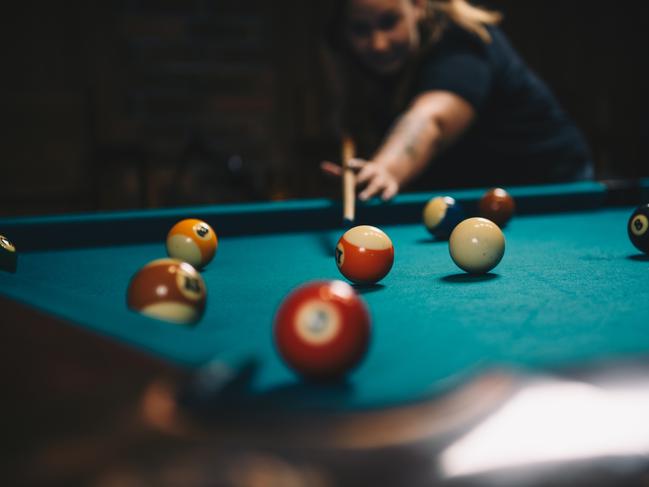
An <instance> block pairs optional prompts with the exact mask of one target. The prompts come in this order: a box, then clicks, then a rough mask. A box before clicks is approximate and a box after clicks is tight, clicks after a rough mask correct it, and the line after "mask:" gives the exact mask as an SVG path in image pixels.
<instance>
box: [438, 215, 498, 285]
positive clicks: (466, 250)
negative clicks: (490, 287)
mask: <svg viewBox="0 0 649 487" xmlns="http://www.w3.org/2000/svg"><path fill="white" fill-rule="evenodd" d="M448 248H449V252H450V254H451V258H452V259H453V262H455V264H456V265H457V266H458V267H459V268H460V269H462V270H463V271H465V272H468V273H469V274H484V273H486V272H489V271H490V270H491V269H493V268H494V267H496V266H497V265H498V263H499V262H500V261H501V259H502V258H503V255H504V253H505V236H504V235H503V232H502V230H500V228H499V227H498V225H496V224H495V223H494V222H492V221H490V220H487V219H486V218H481V217H474V218H468V219H466V220H464V221H463V222H461V223H460V224H458V226H456V227H455V230H453V233H451V237H450V238H449V241H448Z"/></svg>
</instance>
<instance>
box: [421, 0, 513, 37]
mask: <svg viewBox="0 0 649 487" xmlns="http://www.w3.org/2000/svg"><path fill="white" fill-rule="evenodd" d="M426 7H427V15H426V19H425V20H424V23H425V25H426V26H427V28H428V29H429V30H430V33H431V39H432V40H433V41H435V40H437V39H438V38H439V37H440V36H441V34H442V32H443V30H444V28H445V27H446V23H447V21H448V20H450V21H452V22H453V23H455V24H457V25H459V26H460V27H462V28H463V29H464V30H466V31H468V32H471V33H473V34H475V35H477V36H478V37H479V38H480V39H482V41H483V42H485V43H489V42H491V35H490V34H489V31H488V30H487V27H486V26H487V25H495V24H497V23H499V22H500V21H501V20H502V15H501V14H500V13H499V12H495V11H491V10H487V9H484V8H482V7H475V6H473V5H471V4H470V3H469V2H467V1H466V0H428V1H427V2H426Z"/></svg>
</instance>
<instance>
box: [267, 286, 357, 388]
mask: <svg viewBox="0 0 649 487" xmlns="http://www.w3.org/2000/svg"><path fill="white" fill-rule="evenodd" d="M273 333H274V339H275V346H276V347H277V351H278V352H279V354H280V356H281V357H282V358H283V359H284V361H285V362H286V364H287V365H288V366H289V367H291V368H292V369H293V370H294V371H296V372H297V373H298V374H300V375H301V376H303V377H305V378H309V379H315V380H331V379H337V378H339V377H341V376H343V375H345V374H346V373H347V372H349V371H350V370H351V369H352V368H353V367H354V366H356V365H357V364H358V363H359V362H360V360H361V359H362V358H363V356H364V355H365V352H366V350H367V347H368V344H369V339H370V317H369V313H368V311H367V308H366V306H365V304H364V303H363V301H362V300H361V298H359V297H358V295H357V294H356V291H354V288H352V287H351V286H350V285H349V284H347V283H346V282H343V281H314V282H310V283H307V284H305V285H303V286H301V287H299V288H297V289H295V290H293V291H292V292H291V293H289V294H288V296H287V297H286V298H285V299H284V300H283V301H282V303H281V305H280V307H279V309H278V311H277V313H276V315H275V322H274V326H273Z"/></svg>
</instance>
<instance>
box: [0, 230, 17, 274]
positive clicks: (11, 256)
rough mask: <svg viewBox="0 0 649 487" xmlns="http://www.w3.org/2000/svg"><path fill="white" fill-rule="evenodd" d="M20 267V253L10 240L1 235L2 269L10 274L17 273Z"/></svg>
mask: <svg viewBox="0 0 649 487" xmlns="http://www.w3.org/2000/svg"><path fill="white" fill-rule="evenodd" d="M17 265H18V252H17V251H16V247H15V246H14V244H12V243H11V242H10V241H9V239H8V238H7V237H5V236H3V235H0V269H2V270H4V271H8V272H16V267H17Z"/></svg>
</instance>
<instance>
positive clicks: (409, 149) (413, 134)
mask: <svg viewBox="0 0 649 487" xmlns="http://www.w3.org/2000/svg"><path fill="white" fill-rule="evenodd" d="M427 123H428V122H427V121H426V120H422V118H421V117H417V116H412V115H410V116H409V115H408V114H406V115H402V116H400V117H399V118H398V119H397V120H396V121H395V123H394V125H393V127H392V128H391V129H390V131H389V133H388V137H387V140H388V144H390V145H391V144H392V143H394V142H396V141H397V139H400V140H399V143H398V144H396V146H394V148H393V150H397V151H401V150H402V151H403V154H405V155H406V157H407V158H408V159H409V160H410V161H415V160H416V159H418V158H419V157H420V156H421V150H422V149H423V147H422V143H424V142H425V138H426V137H427V136H428V134H425V133H424V131H423V130H422V129H423V128H424V126H425V125H426V124H427ZM395 155H397V154H395Z"/></svg>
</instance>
